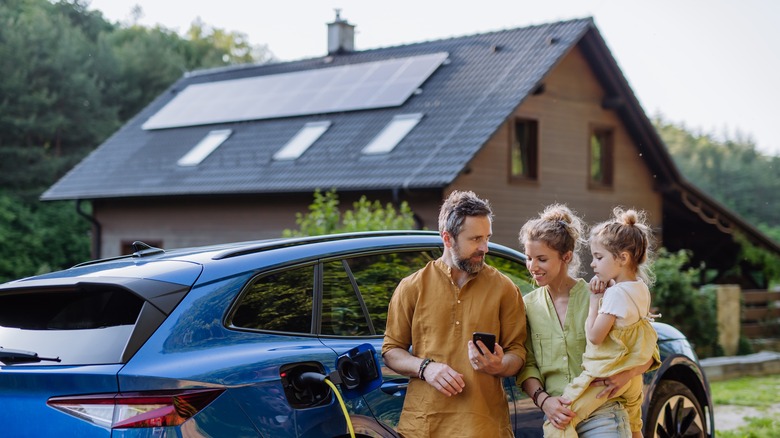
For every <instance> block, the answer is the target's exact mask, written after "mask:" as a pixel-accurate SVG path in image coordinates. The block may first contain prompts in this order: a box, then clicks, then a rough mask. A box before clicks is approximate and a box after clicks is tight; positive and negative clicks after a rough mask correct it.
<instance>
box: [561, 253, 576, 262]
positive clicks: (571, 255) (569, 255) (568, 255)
mask: <svg viewBox="0 0 780 438" xmlns="http://www.w3.org/2000/svg"><path fill="white" fill-rule="evenodd" d="M561 259H562V260H563V263H566V264H567V265H568V264H569V263H571V261H572V259H574V253H573V252H572V251H566V252H565V253H564V254H563V257H561Z"/></svg>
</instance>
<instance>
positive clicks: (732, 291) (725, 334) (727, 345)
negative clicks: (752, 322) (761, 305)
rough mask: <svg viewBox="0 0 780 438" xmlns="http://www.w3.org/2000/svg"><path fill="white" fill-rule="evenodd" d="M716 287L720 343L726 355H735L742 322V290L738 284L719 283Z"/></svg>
mask: <svg viewBox="0 0 780 438" xmlns="http://www.w3.org/2000/svg"><path fill="white" fill-rule="evenodd" d="M715 288H716V293H717V300H718V306H717V315H718V343H719V344H720V346H721V347H722V348H723V353H724V354H725V355H726V356H734V355H736V354H737V348H738V347H739V334H740V328H741V327H740V324H741V323H742V305H741V301H740V296H741V293H742V291H741V290H740V287H739V285H736V284H718V285H716V286H715Z"/></svg>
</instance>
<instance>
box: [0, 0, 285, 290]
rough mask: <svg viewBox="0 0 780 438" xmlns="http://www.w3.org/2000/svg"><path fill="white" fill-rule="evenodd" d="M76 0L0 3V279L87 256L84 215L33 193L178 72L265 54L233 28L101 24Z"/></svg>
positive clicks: (199, 24)
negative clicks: (178, 29) (183, 31)
mask: <svg viewBox="0 0 780 438" xmlns="http://www.w3.org/2000/svg"><path fill="white" fill-rule="evenodd" d="M88 5H89V2H88V1H85V0H57V1H53V0H52V1H50V0H4V1H2V2H0V77H2V80H0V96H2V98H0V239H2V242H3V244H4V245H3V248H2V249H1V250H0V251H2V257H0V281H3V280H8V279H12V278H18V277H21V276H27V275H32V274H36V273H40V272H46V271H48V270H53V269H60V268H64V267H68V266H70V265H72V264H74V263H76V262H80V261H83V260H85V259H86V258H88V257H89V234H88V231H89V223H88V222H86V221H85V220H84V219H83V218H80V217H79V215H78V214H77V212H76V210H75V207H74V205H73V203H70V202H63V203H60V202H57V203H45V204H41V203H40V202H39V201H38V198H39V196H40V194H41V193H42V192H43V191H44V190H45V189H46V188H48V187H49V186H51V185H52V184H53V183H54V182H55V181H56V180H57V179H59V178H60V177H61V176H62V175H64V174H65V172H67V171H68V170H69V169H70V168H72V167H73V166H74V165H76V164H77V163H78V162H79V161H81V160H82V159H83V158H84V156H86V155H87V154H88V153H89V152H91V151H92V150H93V149H94V148H95V147H96V146H97V145H99V144H100V143H101V142H103V141H104V140H105V139H106V138H107V137H108V136H109V135H111V134H112V133H113V132H115V131H116V130H117V129H119V127H121V126H122V124H124V123H125V122H126V121H127V120H128V119H129V118H130V117H133V116H135V114H136V113H137V112H138V111H139V110H140V109H141V108H143V107H144V106H146V105H147V104H148V103H149V102H150V101H151V100H152V99H154V98H156V97H157V96H158V95H159V94H160V93H162V92H163V90H165V89H166V88H167V87H169V86H170V85H171V84H172V83H173V82H174V81H175V80H177V79H178V78H180V77H181V76H182V75H183V74H184V73H185V72H186V71H189V70H195V69H199V68H208V67H219V66H224V65H229V64H235V63H244V62H257V61H261V60H262V61H264V60H267V59H268V58H269V56H270V52H268V51H267V49H265V48H263V47H254V46H251V45H250V44H249V42H248V41H247V40H246V37H245V36H244V35H242V34H239V33H235V32H226V31H223V30H221V29H216V28H211V27H208V26H206V25H205V24H204V23H202V22H195V23H193V25H192V27H191V29H190V32H189V33H188V34H187V36H186V37H184V36H179V35H177V34H176V33H175V32H173V31H170V30H167V29H163V28H160V27H155V28H146V27H142V26H137V25H122V24H113V23H109V22H108V21H106V20H105V19H104V18H103V15H102V14H101V13H100V12H98V11H90V10H89V9H88Z"/></svg>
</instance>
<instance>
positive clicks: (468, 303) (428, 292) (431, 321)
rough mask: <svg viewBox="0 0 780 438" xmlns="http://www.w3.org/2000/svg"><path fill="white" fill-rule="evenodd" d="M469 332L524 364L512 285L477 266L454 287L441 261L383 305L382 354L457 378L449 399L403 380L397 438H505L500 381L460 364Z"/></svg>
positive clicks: (507, 428)
mask: <svg viewBox="0 0 780 438" xmlns="http://www.w3.org/2000/svg"><path fill="white" fill-rule="evenodd" d="M475 331H481V332H489V333H494V334H495V335H496V340H497V341H496V342H498V344H499V345H501V347H502V348H503V349H504V354H509V353H512V354H514V355H516V356H518V357H520V358H521V359H525V346H524V342H525V337H526V325H525V307H524V305H523V300H522V295H521V294H520V290H519V289H518V288H517V286H516V285H515V284H514V283H512V281H511V280H510V279H509V278H507V277H506V276H505V275H504V274H502V273H500V272H499V271H497V270H496V269H495V268H493V267H491V266H488V265H485V266H484V267H483V268H482V269H481V270H480V272H479V273H477V274H476V275H473V276H471V277H470V278H469V280H468V281H467V282H466V284H465V285H464V286H463V287H462V288H458V286H457V285H456V284H455V282H454V280H453V279H452V276H451V268H450V267H449V266H447V264H446V263H444V262H443V261H442V260H441V259H438V260H435V261H433V262H429V263H428V264H427V265H426V266H425V267H424V268H423V269H421V270H419V271H417V272H416V273H414V274H412V275H410V276H409V277H407V278H405V279H403V280H402V281H401V282H400V283H399V285H398V287H397V288H396V290H395V292H394V293H393V297H392V298H391V300H390V305H389V307H388V318H387V328H386V330H385V339H384V344H383V345H382V354H384V353H386V352H387V351H389V350H391V349H393V348H402V349H404V350H408V349H409V348H410V347H411V353H412V354H413V355H414V356H417V357H420V358H431V359H433V360H435V361H436V362H440V363H445V364H448V365H449V366H450V367H452V368H453V369H454V370H455V371H457V372H459V373H461V374H463V380H464V382H465V387H464V389H463V392H462V393H460V394H457V395H453V396H451V397H447V396H446V395H444V394H442V393H440V392H439V391H438V390H437V389H436V388H434V387H433V386H431V385H429V384H428V383H427V382H424V381H422V380H419V379H417V378H413V379H410V381H409V386H408V388H407V393H406V399H405V401H404V408H403V412H402V413H401V418H400V420H399V423H398V432H399V433H401V434H402V435H403V436H405V437H417V436H419V437H438V436H441V437H511V436H513V433H512V427H511V425H510V422H509V408H508V404H507V399H506V395H505V393H504V389H503V385H502V380H503V379H502V378H500V377H496V376H492V375H489V374H486V373H482V372H477V371H475V370H474V369H473V368H472V367H471V363H470V362H469V357H468V341H469V340H470V339H471V337H472V333H473V332H475Z"/></svg>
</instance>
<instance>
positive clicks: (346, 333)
mask: <svg viewBox="0 0 780 438" xmlns="http://www.w3.org/2000/svg"><path fill="white" fill-rule="evenodd" d="M134 250H135V252H134V253H133V254H132V255H128V256H124V257H118V258H113V259H106V260H99V261H93V262H87V263H83V264H81V265H78V266H75V267H73V268H71V269H67V270H63V271H59V272H53V273H49V274H45V275H40V276H36V277H31V278H25V279H21V280H17V281H13V282H9V283H5V284H3V285H0V364H1V365H0V405H2V409H0V430H1V431H2V433H0V435H2V436H9V437H42V436H57V437H65V436H73V437H128V438H129V437H169V436H170V437H206V436H210V437H312V438H313V437H317V438H320V437H344V436H349V425H350V424H351V426H352V429H353V430H354V434H355V435H356V436H363V437H377V436H379V437H394V436H397V434H396V433H395V430H394V427H395V425H396V423H397V421H398V418H399V415H400V411H401V408H402V406H403V397H404V395H405V390H406V385H407V383H408V378H407V377H403V376H400V375H398V374H397V373H395V372H393V371H391V370H390V369H388V368H387V367H385V366H384V364H383V363H382V361H381V357H379V355H378V354H375V353H373V352H372V351H371V350H369V353H366V350H365V349H364V348H363V349H361V348H362V347H361V346H365V345H369V346H370V347H372V349H373V351H381V344H382V335H383V333H384V329H385V320H386V316H387V305H388V302H389V300H390V297H391V295H392V294H393V291H394V289H395V286H396V285H397V284H398V282H399V280H400V279H401V278H403V277H405V276H407V275H409V274H411V273H412V272H414V271H416V270H417V269H419V268H420V267H422V266H423V265H425V263H427V262H428V261H430V260H434V259H436V258H438V257H439V256H440V255H441V253H442V243H441V238H440V237H439V235H438V234H437V233H435V232H424V231H392V232H366V233H354V234H339V235H330V236H317V237H307V238H294V239H280V240H270V241H258V242H246V243H234V244H225V245H220V246H210V247H201V248H191V249H180V250H173V251H168V250H162V249H159V248H152V247H149V246H147V245H145V244H143V243H141V242H136V243H135V244H134ZM487 263H489V264H491V265H493V266H495V267H497V268H498V269H500V270H501V271H503V272H504V273H505V274H507V275H508V276H509V277H510V278H512V279H513V280H514V281H515V282H516V283H517V284H518V286H519V287H520V288H521V290H522V291H524V292H527V291H529V290H530V289H531V288H532V287H533V286H532V285H531V283H530V280H529V277H528V273H527V270H526V268H525V257H524V255H523V254H521V253H519V252H517V251H515V250H513V249H510V248H507V247H504V246H501V245H498V244H491V245H490V253H489V254H488V256H487ZM656 329H657V330H658V333H659V347H660V350H661V355H662V359H663V365H662V366H661V368H660V369H658V370H657V371H656V372H654V373H647V374H646V375H645V389H646V398H645V402H644V406H643V408H644V416H645V424H646V431H645V436H646V437H652V436H658V437H666V436H707V437H710V436H712V435H713V430H714V424H713V423H714V419H713V415H712V412H713V411H712V402H711V399H710V395H709V385H708V383H707V379H706V377H705V376H704V374H703V372H702V369H701V368H700V366H699V365H698V361H697V358H696V356H695V354H694V352H693V350H692V349H691V347H690V345H689V343H688V341H687V340H686V338H685V337H684V336H683V335H682V334H681V333H680V332H679V331H677V330H675V329H674V328H673V327H670V326H668V325H664V324H656ZM352 355H354V358H355V363H357V364H362V363H363V362H358V360H357V359H360V360H364V359H365V360H367V361H368V362H369V363H371V364H374V362H375V365H376V370H377V372H376V373H375V375H373V376H372V377H371V379H373V380H374V382H372V386H370V387H368V388H362V387H361V388H357V389H351V388H349V386H348V385H346V386H345V385H344V383H345V382H341V387H340V388H338V387H336V386H329V385H325V384H323V382H322V381H313V380H311V379H308V380H307V379H306V378H304V377H305V376H312V375H313V376H327V377H334V378H335V377H338V376H339V374H338V373H337V372H340V371H341V368H343V367H342V364H343V363H345V362H344V358H345V357H346V358H349V360H350V362H349V363H352V362H351V358H353V356H352ZM358 367H362V365H358ZM360 370H361V373H362V372H363V368H360ZM366 370H368V371H367V372H368V373H369V374H371V366H368V368H366ZM347 371H349V369H347ZM379 371H381V373H380V372H379ZM347 374H349V373H347ZM360 375H363V374H360ZM342 377H344V376H342ZM347 377H349V376H347ZM346 380H348V378H347V379H346ZM364 380H367V379H364ZM380 380H381V381H380ZM373 383H376V384H373ZM505 389H506V397H507V403H508V404H509V408H510V412H511V414H512V423H513V426H514V428H515V434H516V436H519V437H526V436H527V437H541V436H542V432H541V424H542V416H541V412H540V411H539V409H538V408H536V407H535V406H534V405H533V404H532V403H531V400H530V399H529V398H528V397H527V396H526V395H525V394H524V393H523V392H522V391H520V390H519V388H517V387H516V385H515V382H514V381H513V379H511V378H508V379H505ZM334 390H337V391H338V392H336V391H334ZM342 392H343V393H344V395H346V396H348V397H345V398H346V400H345V401H344V405H345V407H346V409H347V411H348V413H349V417H348V418H349V422H347V419H346V417H345V415H344V411H343V409H342V405H341V402H340V398H339V397H338V395H339V394H340V393H342Z"/></svg>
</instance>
